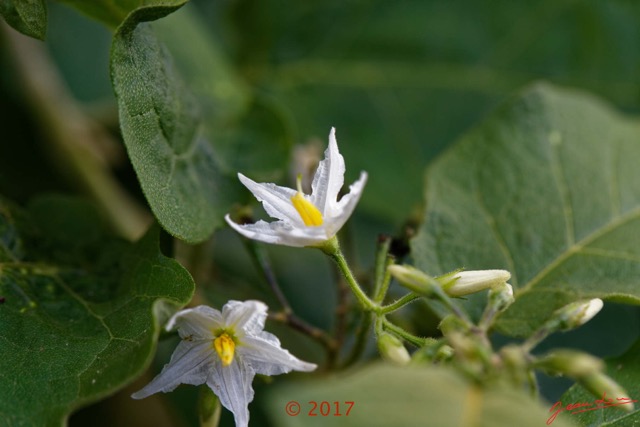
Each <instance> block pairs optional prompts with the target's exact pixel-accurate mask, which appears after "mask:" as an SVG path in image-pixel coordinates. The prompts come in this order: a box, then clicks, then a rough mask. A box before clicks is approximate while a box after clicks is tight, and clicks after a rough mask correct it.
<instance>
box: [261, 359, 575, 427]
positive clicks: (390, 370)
mask: <svg viewBox="0 0 640 427" xmlns="http://www.w3.org/2000/svg"><path fill="white" fill-rule="evenodd" d="M292 402H293V403H292ZM312 402H315V404H314V403H312ZM323 402H326V403H328V406H329V408H328V409H329V411H327V410H326V409H327V404H325V403H323ZM336 402H337V409H336ZM347 402H353V407H352V408H351V410H350V411H349V413H348V415H347V410H348V409H349V404H348V403H347ZM296 403H298V404H299V405H300V406H299V409H300V412H299V413H298V414H297V415H289V414H287V410H289V411H292V410H293V411H295V410H296V409H297V408H298V407H297V406H296ZM268 408H269V411H268V413H269V415H271V417H272V418H273V420H274V422H275V424H276V425H278V426H286V427H293V426H305V427H307V426H323V427H328V426H363V427H364V426H367V427H368V426H372V425H376V426H403V427H409V426H416V427H417V426H420V427H422V426H427V425H428V426H438V427H472V426H473V427H502V426H505V427H512V426H514V425H517V426H519V427H539V426H541V425H544V423H545V421H546V419H547V417H548V415H547V413H546V408H544V407H542V406H541V405H540V404H539V403H537V402H535V401H533V400H531V399H530V398H529V397H527V396H526V395H524V394H523V393H521V392H520V391H517V390H513V389H509V388H493V389H481V388H478V387H476V386H474V385H471V384H469V383H468V382H466V381H465V380H464V379H463V378H462V377H460V376H459V375H458V374H456V373H455V372H453V371H451V370H449V369H445V368H438V367H423V368H417V367H413V368H400V367H393V366H389V365H372V366H368V367H366V368H363V369H361V370H360V371H358V372H356V373H352V374H351V375H346V374H344V375H341V376H340V378H333V379H330V380H317V381H308V382H306V383H295V384H294V383H291V384H289V385H286V386H284V387H280V388H278V389H276V390H274V392H272V395H271V396H270V399H269V401H268ZM327 412H328V414H327ZM314 414H315V415H314ZM324 414H327V415H324ZM337 414H340V415H337ZM556 423H557V425H556ZM556 423H554V426H556V427H561V426H565V427H566V426H569V425H571V424H568V423H566V422H565V421H564V420H558V421H556Z"/></svg>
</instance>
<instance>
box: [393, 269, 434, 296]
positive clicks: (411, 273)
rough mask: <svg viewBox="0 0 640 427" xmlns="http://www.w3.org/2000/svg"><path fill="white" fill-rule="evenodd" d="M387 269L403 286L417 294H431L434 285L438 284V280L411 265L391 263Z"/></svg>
mask: <svg viewBox="0 0 640 427" xmlns="http://www.w3.org/2000/svg"><path fill="white" fill-rule="evenodd" d="M387 271H389V273H390V274H391V276H393V277H394V278H395V279H396V280H397V281H398V282H399V283H400V284H401V285H402V286H404V287H405V288H407V289H409V290H410V291H413V292H415V293H416V294H420V295H424V296H429V295H431V294H432V293H433V287H434V286H438V282H437V281H436V280H435V279H434V278H432V277H430V276H427V275H426V274H425V273H423V272H422V271H420V270H418V269H417V268H415V267H411V266H410V265H398V264H395V265H390V266H389V267H387Z"/></svg>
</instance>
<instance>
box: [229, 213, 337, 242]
mask: <svg viewBox="0 0 640 427" xmlns="http://www.w3.org/2000/svg"><path fill="white" fill-rule="evenodd" d="M225 219H226V220H227V223H228V224H229V225H230V226H231V227H232V228H233V229H234V230H236V231H237V232H238V233H240V234H242V235H243V236H245V237H247V238H249V239H253V240H258V241H260V242H265V243H273V244H278V245H285V246H294V247H299V248H301V247H304V246H314V245H317V244H319V243H322V242H323V241H325V240H327V239H328V237H327V236H326V232H325V228H324V227H304V226H303V227H300V228H296V227H292V226H291V225H289V224H285V223H284V222H282V221H275V222H265V221H262V220H260V221H258V222H256V223H255V224H243V225H240V224H236V223H235V222H233V221H231V217H230V216H229V215H226V216H225ZM329 237H333V236H329Z"/></svg>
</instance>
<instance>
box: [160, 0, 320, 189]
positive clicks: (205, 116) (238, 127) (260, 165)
mask: <svg viewBox="0 0 640 427" xmlns="http://www.w3.org/2000/svg"><path fill="white" fill-rule="evenodd" d="M210 26H211V25H210V23H208V22H206V21H203V20H202V18H201V16H200V15H199V14H198V11H197V9H195V8H194V7H192V6H191V5H186V6H185V7H183V8H181V9H180V10H179V11H177V12H175V13H173V14H171V16H169V17H167V18H165V19H161V20H158V21H157V22H154V23H153V30H154V34H156V36H157V37H158V39H159V40H160V41H161V42H162V43H163V44H164V45H165V46H166V48H167V50H168V51H169V52H170V54H171V57H172V60H173V62H174V64H175V66H176V69H177V70H178V72H179V74H180V75H181V76H182V78H183V79H184V82H185V84H186V86H188V88H189V90H190V91H191V92H192V93H193V94H194V96H195V97H196V98H197V101H198V107H199V114H200V115H201V117H202V120H201V121H202V124H203V126H204V127H205V132H206V133H207V135H208V136H209V139H210V140H211V141H212V143H213V145H214V147H215V150H216V155H217V157H218V158H219V164H220V167H221V168H223V169H224V170H225V172H227V173H228V174H229V175H230V176H232V178H233V180H234V181H235V180H236V173H237V172H238V171H242V172H243V173H245V174H250V175H251V178H252V179H255V180H271V181H273V180H276V179H278V178H281V174H280V172H281V171H282V170H283V169H284V168H285V167H286V166H287V161H288V160H289V150H290V148H291V145H292V140H293V137H292V135H291V132H292V131H291V129H290V124H289V121H288V117H287V114H286V113H285V112H283V111H282V107H281V106H280V105H279V104H278V103H277V102H275V101H274V100H273V99H272V98H270V97H269V96H267V95H263V94H261V93H260V92H255V93H253V94H252V93H251V91H250V88H249V87H248V85H247V84H246V83H245V82H244V81H243V80H242V79H240V77H239V74H238V73H237V71H236V70H235V68H234V67H233V65H232V64H231V63H230V62H229V59H228V58H227V57H226V54H225V52H223V50H222V47H221V46H220V44H219V41H218V40H217V39H216V38H215V37H213V36H212V35H211V34H210V29H209V27H210ZM327 132H328V130H327ZM243 192H244V191H243ZM244 193H245V194H246V192H244Z"/></svg>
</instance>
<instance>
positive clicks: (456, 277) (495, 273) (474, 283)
mask: <svg viewBox="0 0 640 427" xmlns="http://www.w3.org/2000/svg"><path fill="white" fill-rule="evenodd" d="M510 278H511V273H509V272H508V271H507V270H470V271H459V272H457V273H455V274H453V276H452V275H451V274H447V275H445V276H442V277H438V278H436V280H438V281H439V282H440V283H441V284H442V289H444V291H445V292H446V293H447V294H448V295H450V296H452V297H461V296H464V295H469V294H474V293H476V292H480V291H483V290H485V289H489V288H491V287H493V286H496V285H501V284H503V283H506V282H507V280H509V279H510Z"/></svg>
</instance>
